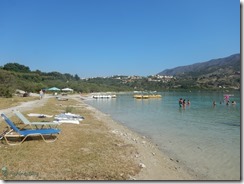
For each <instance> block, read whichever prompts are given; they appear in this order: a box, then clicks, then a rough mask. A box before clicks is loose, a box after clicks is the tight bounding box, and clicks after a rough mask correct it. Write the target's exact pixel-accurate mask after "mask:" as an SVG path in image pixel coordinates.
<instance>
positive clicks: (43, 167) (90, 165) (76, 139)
mask: <svg viewBox="0 0 244 184" xmlns="http://www.w3.org/2000/svg"><path fill="white" fill-rule="evenodd" d="M80 105H81V104H79V102H77V101H74V100H68V101H57V100H56V99H49V101H48V103H47V104H46V105H45V106H42V107H40V108H37V109H34V110H33V111H31V112H38V113H43V114H59V113H60V112H65V110H66V109H67V107H69V108H70V107H72V106H75V107H73V108H71V109H72V113H78V114H81V115H82V116H84V117H85V120H83V121H82V122H81V123H80V124H79V125H76V124H62V125H60V126H59V128H60V129H61V134H60V135H59V137H58V140H57V141H56V142H54V143H45V142H44V141H42V140H41V139H37V140H28V141H25V142H24V143H23V144H21V145H19V146H9V145H7V144H6V143H5V141H3V140H2V142H1V143H0V150H1V157H0V169H4V168H7V172H8V174H5V175H4V173H3V171H1V170H0V179H3V180H126V179H129V178H130V176H134V175H136V174H137V173H139V171H140V168H139V166H138V164H136V163H135V161H134V159H133V157H134V155H135V153H136V152H137V150H136V149H135V148H134V147H133V146H132V145H130V144H125V142H123V141H122V140H120V139H118V138H117V137H116V136H115V135H114V134H112V133H110V131H109V129H108V128H107V127H106V126H104V125H103V123H102V122H100V121H99V120H97V119H96V118H95V117H94V116H93V114H92V111H90V110H87V109H86V108H85V107H84V106H80ZM20 111H21V109H20ZM29 112H30V111H29ZM29 112H25V113H23V114H25V115H26V114H27V113H29ZM28 118H29V117H28ZM10 119H11V120H13V121H14V122H15V123H17V125H18V126H20V125H21V124H20V123H19V120H17V118H16V117H14V116H13V117H11V118H10ZM29 119H30V120H31V121H40V119H38V118H32V119H31V118H29ZM41 120H49V121H50V120H52V119H50V118H49V119H48V118H47V119H41ZM5 125H6V124H5V123H3V122H2V121H1V123H0V130H2V129H3V128H4V127H5Z"/></svg>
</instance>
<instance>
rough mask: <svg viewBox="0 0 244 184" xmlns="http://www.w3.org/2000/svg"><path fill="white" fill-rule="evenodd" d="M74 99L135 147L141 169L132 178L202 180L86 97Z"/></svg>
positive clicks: (115, 133)
mask: <svg viewBox="0 0 244 184" xmlns="http://www.w3.org/2000/svg"><path fill="white" fill-rule="evenodd" d="M75 100H77V101H79V102H82V103H84V104H86V107H85V108H86V109H88V110H89V111H92V112H93V116H94V117H95V118H96V119H97V120H99V121H102V122H103V123H104V125H105V126H107V127H108V128H109V130H110V133H113V134H114V135H115V136H117V137H119V138H120V139H122V140H123V141H125V142H127V143H129V144H132V145H133V146H135V147H136V149H137V150H138V154H136V155H135V156H134V160H135V161H136V162H137V163H138V164H139V165H140V167H141V168H142V170H141V171H140V173H139V174H138V175H136V176H134V177H133V178H131V179H132V180H185V181H187V180H204V178H203V176H202V177H200V178H199V176H197V174H196V173H194V171H190V170H189V169H186V168H185V167H182V165H181V164H180V163H179V161H178V160H174V159H172V158H170V157H169V155H167V154H165V153H164V152H163V151H162V150H160V149H159V147H158V146H157V145H156V144H155V143H153V142H152V141H151V140H150V138H147V137H146V136H143V135H141V134H139V133H137V132H135V131H133V130H131V129H129V128H128V127H126V126H124V125H122V124H121V123H119V122H117V121H115V120H113V118H112V117H111V116H110V115H109V114H105V113H103V112H101V111H100V110H98V109H96V108H95V107H93V106H91V105H89V104H87V103H86V100H88V99H87V98H86V97H84V96H80V97H79V100H78V99H75Z"/></svg>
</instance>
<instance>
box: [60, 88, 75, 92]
mask: <svg viewBox="0 0 244 184" xmlns="http://www.w3.org/2000/svg"><path fill="white" fill-rule="evenodd" d="M62 91H74V90H73V89H70V88H64V89H62Z"/></svg>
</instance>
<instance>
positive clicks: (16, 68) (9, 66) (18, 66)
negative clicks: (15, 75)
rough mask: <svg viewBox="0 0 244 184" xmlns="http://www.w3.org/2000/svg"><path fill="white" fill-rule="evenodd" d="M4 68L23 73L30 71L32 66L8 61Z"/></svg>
mask: <svg viewBox="0 0 244 184" xmlns="http://www.w3.org/2000/svg"><path fill="white" fill-rule="evenodd" d="M3 69H4V70H9V71H14V72H21V73H29V72H31V71H30V68H29V67H28V66H25V65H21V64H18V63H7V64H6V65H4V66H3Z"/></svg>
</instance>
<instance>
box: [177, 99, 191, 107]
mask: <svg viewBox="0 0 244 184" xmlns="http://www.w3.org/2000/svg"><path fill="white" fill-rule="evenodd" d="M190 104H191V102H190V100H189V99H188V100H187V101H186V99H183V98H180V99H179V107H182V108H183V109H184V108H185V107H186V105H190Z"/></svg>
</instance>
